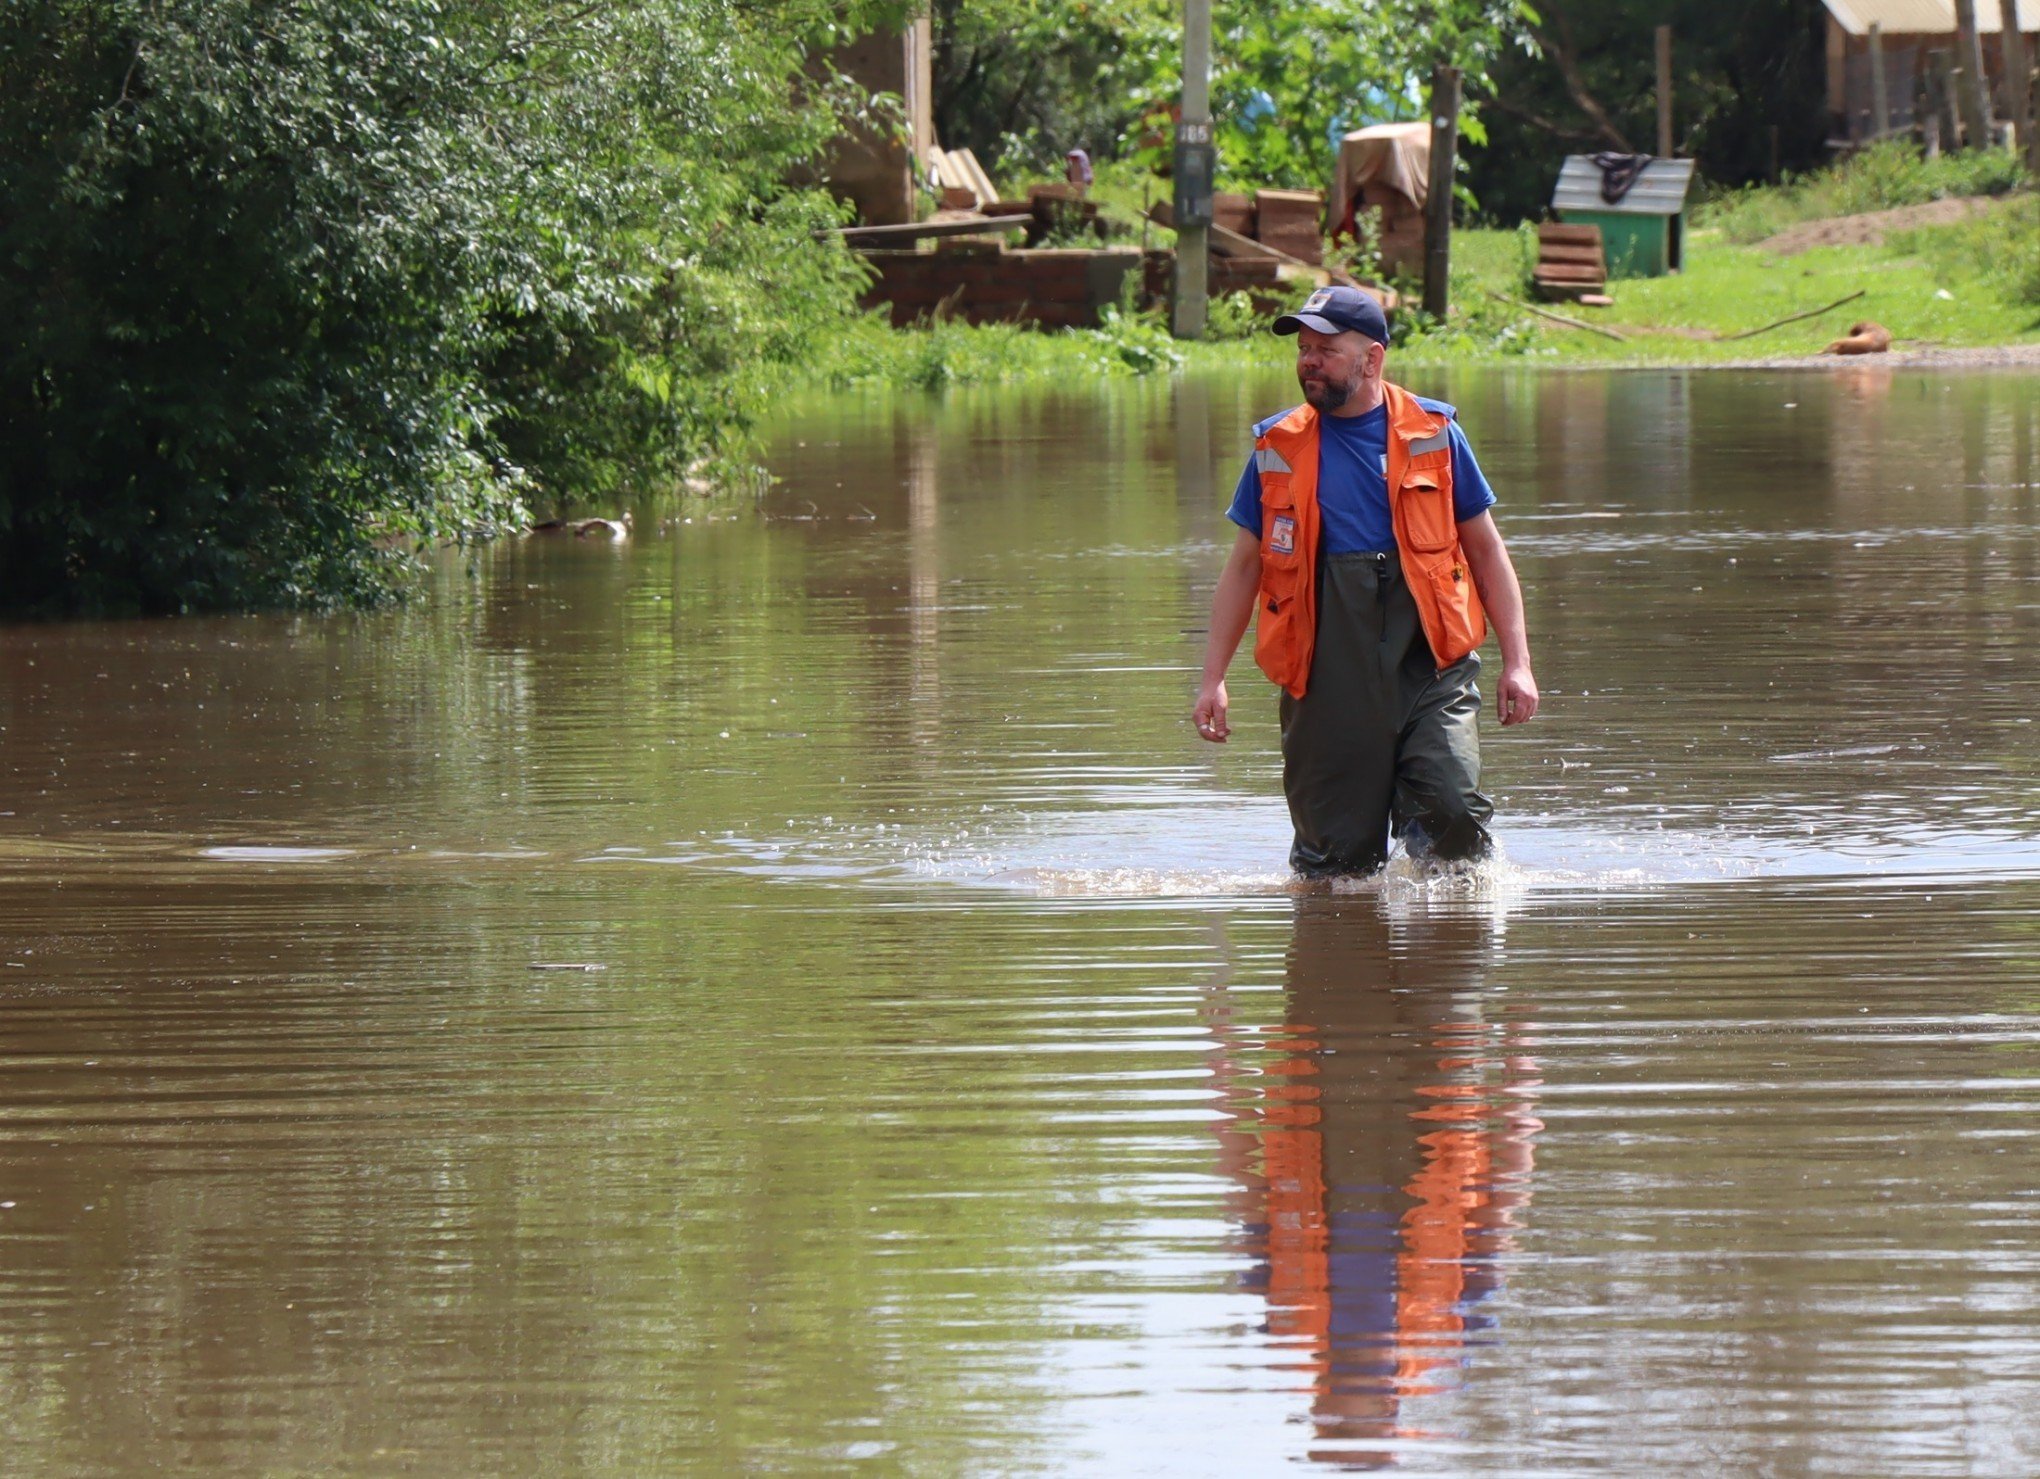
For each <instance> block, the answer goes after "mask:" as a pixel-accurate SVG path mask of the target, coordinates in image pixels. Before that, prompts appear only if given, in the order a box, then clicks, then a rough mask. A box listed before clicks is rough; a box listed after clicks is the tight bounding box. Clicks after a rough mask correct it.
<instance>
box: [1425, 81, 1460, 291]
mask: <svg viewBox="0 0 2040 1479" xmlns="http://www.w3.org/2000/svg"><path fill="white" fill-rule="evenodd" d="M1458 162H1459V69H1458V68H1457V67H1448V66H1445V65H1444V64H1442V63H1441V64H1439V65H1438V66H1437V67H1436V68H1435V69H1433V71H1432V73H1431V182H1430V185H1429V187H1428V188H1429V192H1430V193H1429V194H1427V195H1426V196H1425V197H1424V312H1426V313H1428V314H1430V315H1431V317H1433V318H1436V319H1443V318H1444V317H1445V315H1446V314H1448V313H1450V312H1451V311H1452V185H1453V181H1454V179H1455V177H1456V175H1457V173H1458V171H1457V165H1458Z"/></svg>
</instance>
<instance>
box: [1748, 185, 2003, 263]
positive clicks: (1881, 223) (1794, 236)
mask: <svg viewBox="0 0 2040 1479" xmlns="http://www.w3.org/2000/svg"><path fill="white" fill-rule="evenodd" d="M2004 199H2005V197H2003V196H1993V195H1969V196H1963V197H1960V198H1958V199H1954V200H1930V201H1927V202H1926V203H1925V204H1923V205H1902V206H1898V207H1897V208H1895V209H1893V210H1888V211H1869V212H1866V213H1865V214H1863V215H1860V216H1830V217H1829V218H1828V219H1827V220H1825V221H1801V222H1800V223H1799V224H1798V225H1797V226H1788V227H1786V228H1785V229H1784V230H1783V231H1780V232H1779V233H1778V234H1777V235H1776V236H1773V237H1771V238H1770V239H1769V240H1767V241H1764V242H1760V243H1759V245H1760V246H1762V247H1763V249H1764V250H1765V251H1767V252H1776V253H1777V254H1778V255H1779V256H1781V257H1792V256H1797V255H1798V254H1799V253H1800V252H1804V251H1810V250H1811V249H1812V248H1814V247H1825V246H1882V245H1883V244H1884V236H1885V233H1886V232H1889V231H1905V230H1909V229H1910V228H1912V227H1914V226H1945V225H1947V224H1949V223H1950V222H1951V221H1960V220H1964V219H1966V218H1968V217H1970V216H1980V215H1982V214H1983V213H1984V212H1985V211H1988V210H1989V209H1990V208H1991V207H1992V206H1994V205H1998V204H2000V203H2002V201H2003V200H2004Z"/></svg>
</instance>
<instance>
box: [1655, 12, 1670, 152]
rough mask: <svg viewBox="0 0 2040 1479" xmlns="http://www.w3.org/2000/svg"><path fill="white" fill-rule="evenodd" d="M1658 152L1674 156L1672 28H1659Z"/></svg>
mask: <svg viewBox="0 0 2040 1479" xmlns="http://www.w3.org/2000/svg"><path fill="white" fill-rule="evenodd" d="M1657 152H1658V158H1660V159H1670V158H1671V157H1672V28H1671V27H1670V26H1659V27H1658V28H1657Z"/></svg>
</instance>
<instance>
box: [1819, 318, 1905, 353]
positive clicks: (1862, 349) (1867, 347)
mask: <svg viewBox="0 0 2040 1479" xmlns="http://www.w3.org/2000/svg"><path fill="white" fill-rule="evenodd" d="M1889 348H1891V330H1889V329H1887V328H1885V327H1884V325H1883V324H1877V323H1872V322H1870V320H1869V319H1867V318H1866V319H1864V320H1863V321H1862V322H1861V323H1859V324H1852V325H1851V326H1850V328H1849V332H1848V333H1846V334H1844V335H1843V336H1842V337H1841V338H1839V339H1837V340H1835V342H1834V343H1832V344H1830V345H1829V346H1828V347H1827V348H1825V349H1823V350H1822V351H1821V353H1822V354H1882V353H1884V352H1885V351H1886V350H1887V349H1889Z"/></svg>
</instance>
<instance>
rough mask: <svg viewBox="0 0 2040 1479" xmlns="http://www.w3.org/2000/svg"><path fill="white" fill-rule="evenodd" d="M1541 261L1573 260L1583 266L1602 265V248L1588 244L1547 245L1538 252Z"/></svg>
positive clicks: (1572, 261) (1538, 258)
mask: <svg viewBox="0 0 2040 1479" xmlns="http://www.w3.org/2000/svg"><path fill="white" fill-rule="evenodd" d="M1537 260H1538V261H1540V262H1571V263H1573V264H1575V265H1577V266H1581V267H1599V266H1602V265H1603V263H1602V259H1601V249H1600V248H1599V247H1586V246H1556V245H1553V246H1546V247H1544V248H1542V249H1541V250H1540V251H1539V252H1538V253H1537Z"/></svg>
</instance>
